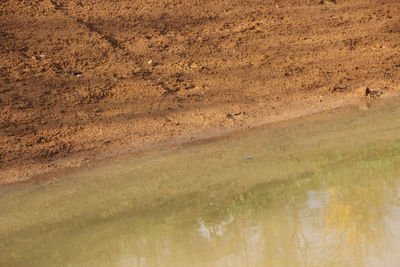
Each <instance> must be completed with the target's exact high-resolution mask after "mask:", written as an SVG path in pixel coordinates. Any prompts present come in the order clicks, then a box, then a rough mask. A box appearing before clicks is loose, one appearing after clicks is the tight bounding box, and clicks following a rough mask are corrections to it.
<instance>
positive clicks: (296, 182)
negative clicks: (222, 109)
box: [0, 100, 400, 267]
mask: <svg viewBox="0 0 400 267" xmlns="http://www.w3.org/2000/svg"><path fill="white" fill-rule="evenodd" d="M397 101H398V100H394V101H384V102H379V103H377V104H374V105H373V106H372V107H371V108H370V109H369V110H361V109H359V108H358V107H347V108H343V109H339V110H334V111H330V112H324V113H321V114H316V115H313V116H310V117H306V118H302V119H297V120H291V121H287V122H282V123H276V124H272V125H268V126H264V127H259V128H255V129H252V130H247V131H242V132H238V133H235V134H233V135H230V136H227V137H223V138H217V139H214V140H208V141H205V142H197V143H194V144H186V145H180V146H175V147H171V148H164V149H159V150H156V151H150V152H146V153H140V154H138V155H133V156H126V157H120V158H116V159H113V160H111V161H107V162H101V163H98V164H95V165H94V166H91V167H87V168H84V169H76V170H68V171H62V172H59V173H55V174H51V175H47V176H45V177H42V178H41V179H37V180H36V181H34V182H31V183H25V184H18V185H12V186H6V187H0V266H285V267H286V266H398V263H399V262H400V167H399V166H400V105H397Z"/></svg>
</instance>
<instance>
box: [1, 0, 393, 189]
mask: <svg viewBox="0 0 400 267" xmlns="http://www.w3.org/2000/svg"><path fill="white" fill-rule="evenodd" d="M399 52H400V1H399V0H336V1H335V0H323V1H321V0H253V1H251V0H214V1H211V0H163V1H159V0H157V1H156V0H136V1H131V0H118V1H116V0H93V1H80V0H68V1H66V0H65V1H62V0H29V1H28V0H0V183H2V184H5V183H10V182H14V181H20V180H24V179H27V178H29V177H31V176H32V175H35V174H38V173H42V172H45V171H49V170H53V169H55V168H61V167H71V166H79V165H82V164H84V163H86V162H88V161H92V160H98V159H101V158H104V157H108V156H111V155H116V154H121V153H126V152H129V151H134V150H138V149H144V148H146V147H149V146H154V145H160V144H167V143H172V142H183V141H188V140H192V139H198V138H202V137H205V136H211V135H218V134H222V133H225V132H228V131H232V130H235V129H239V128H243V127H250V126H253V125H257V124H261V123H267V122H272V121H277V120H282V119H287V118H292V117H298V116H303V115H307V114H310V113H313V112H317V111H321V110H325V109H329V108H334V107H338V106H341V105H345V104H347V103H354V102H355V101H358V100H360V99H362V98H364V99H369V98H373V97H378V96H381V95H391V94H395V93H398V92H399V91H400V83H399V80H400V53H399Z"/></svg>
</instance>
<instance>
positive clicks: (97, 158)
mask: <svg viewBox="0 0 400 267" xmlns="http://www.w3.org/2000/svg"><path fill="white" fill-rule="evenodd" d="M399 95H400V90H399V91H398V92H391V93H387V94H385V95H382V96H381V97H380V98H379V99H382V100H383V99H392V98H396V97H398V96H399ZM379 99H378V98H365V97H361V98H355V97H354V96H352V97H348V98H343V99H342V101H339V102H337V103H332V102H331V103H329V104H328V105H326V104H325V106H324V108H323V109H312V108H309V109H307V108H304V109H302V110H301V111H300V112H302V113H300V114H298V112H299V111H298V110H286V114H285V115H283V116H281V117H275V118H267V119H266V120H264V121H253V122H252V123H247V124H246V123H244V124H242V125H240V126H237V127H235V128H230V129H227V128H224V129H223V130H222V129H213V132H212V133H211V132H210V131H209V132H207V133H204V132H203V133H201V134H199V135H197V136H195V137H193V136H191V137H188V136H186V137H185V136H179V137H177V138H175V139H173V140H170V141H167V142H164V143H154V144H150V145H147V146H143V147H138V148H137V147H130V148H127V149H126V150H125V151H122V152H121V151H120V152H114V153H108V154H105V153H104V152H103V153H102V151H101V150H100V149H99V150H98V151H97V154H96V155H93V156H92V157H91V158H88V157H85V158H84V159H83V158H82V157H81V158H80V157H79V155H71V156H70V157H68V156H67V157H64V158H60V159H57V160H55V161H56V164H55V165H53V166H52V167H50V168H46V167H43V168H41V167H36V168H35V166H33V167H32V166H29V165H27V166H23V167H25V168H26V169H27V171H26V173H28V174H24V173H22V174H21V173H20V174H19V175H20V176H19V178H17V179H15V180H10V181H8V182H3V180H1V179H0V186H12V185H15V184H21V183H22V184H24V183H29V182H40V181H41V179H42V178H41V177H48V175H49V174H51V173H57V172H59V171H61V172H62V171H65V170H73V169H77V168H83V167H87V166H91V165H93V164H95V165H96V164H99V163H101V162H103V161H110V160H111V161H112V160H113V159H116V158H118V157H131V156H133V155H140V154H142V153H148V152H150V153H151V152H156V151H159V150H163V149H171V148H173V147H175V146H181V145H187V144H193V143H197V142H207V141H210V140H213V139H218V138H222V137H224V136H229V135H232V134H235V133H237V132H239V131H243V130H247V129H251V128H255V127H263V126H267V125H270V124H274V123H281V122H287V121H290V120H298V119H301V118H303V117H308V116H313V115H315V114H319V113H323V112H329V111H330V110H335V109H341V108H344V107H347V106H358V107H359V108H360V109H368V106H369V104H370V103H371V102H373V101H375V100H379ZM294 114H297V115H294ZM18 168H21V166H18ZM12 171H13V170H12ZM16 173H17V175H18V172H16ZM2 175H3V174H2V173H1V172H0V177H2Z"/></svg>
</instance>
